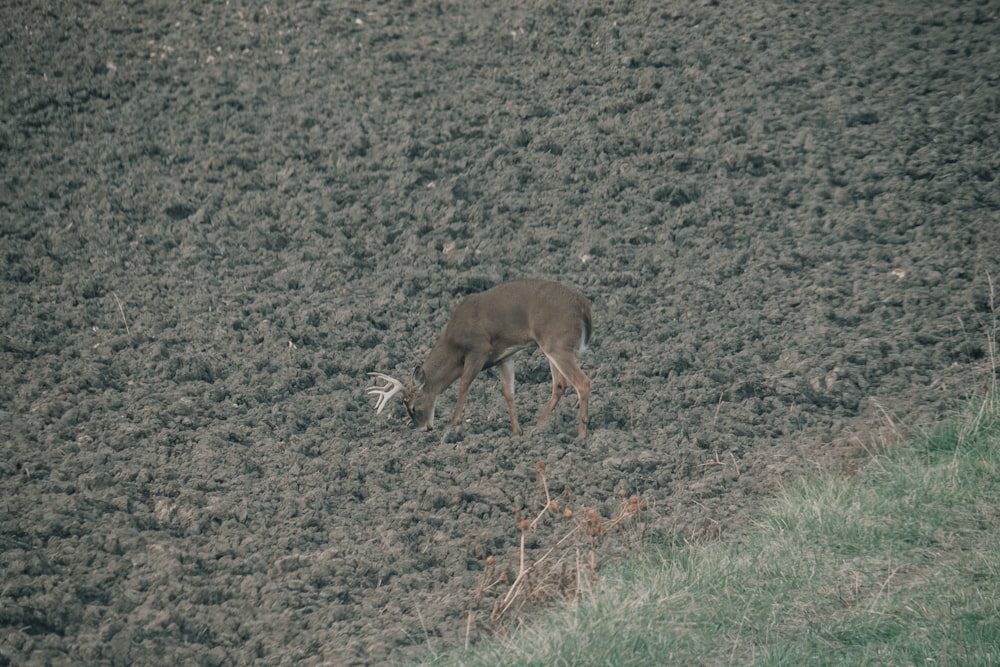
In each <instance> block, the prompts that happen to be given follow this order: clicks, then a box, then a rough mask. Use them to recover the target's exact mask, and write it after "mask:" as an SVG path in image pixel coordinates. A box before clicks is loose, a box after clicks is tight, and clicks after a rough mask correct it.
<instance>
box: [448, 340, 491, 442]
mask: <svg viewBox="0 0 1000 667" xmlns="http://www.w3.org/2000/svg"><path fill="white" fill-rule="evenodd" d="M486 358H487V357H486V356H483V355H477V356H472V355H468V356H466V357H465V365H464V367H463V370H462V377H461V379H459V381H458V397H457V398H456V399H455V414H454V416H453V417H452V418H451V425H452V426H458V423H459V421H461V419H462V408H463V407H465V397H466V396H467V395H468V393H469V385H471V384H472V381H473V380H474V379H475V378H476V376H477V375H478V374H479V371H481V370H483V366H485V365H486Z"/></svg>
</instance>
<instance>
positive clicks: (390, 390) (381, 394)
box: [367, 373, 403, 414]
mask: <svg viewBox="0 0 1000 667" xmlns="http://www.w3.org/2000/svg"><path fill="white" fill-rule="evenodd" d="M368 375H374V376H375V377H377V378H378V379H380V380H384V381H385V382H386V383H387V384H386V385H385V386H384V387H379V386H374V387H368V390H367V393H369V394H372V395H375V394H378V402H376V403H375V414H381V413H382V409H383V408H385V406H386V404H387V403H388V402H389V399H390V398H392V397H393V396H395V395H396V394H398V393H399V392H401V391H403V383H402V382H400V381H399V380H397V379H396V378H394V377H389V376H388V375H385V374H383V373H369V374H368Z"/></svg>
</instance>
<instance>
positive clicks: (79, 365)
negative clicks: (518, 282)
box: [0, 0, 1000, 665]
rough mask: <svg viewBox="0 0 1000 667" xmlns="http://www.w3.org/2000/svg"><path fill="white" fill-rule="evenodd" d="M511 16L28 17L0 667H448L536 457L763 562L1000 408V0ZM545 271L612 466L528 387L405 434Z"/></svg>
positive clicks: (603, 495) (7, 313) (507, 562)
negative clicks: (853, 489) (901, 449)
mask: <svg viewBox="0 0 1000 667" xmlns="http://www.w3.org/2000/svg"><path fill="white" fill-rule="evenodd" d="M481 5H482V3H465V2H454V3H449V2H433V3H430V2H428V3H423V2H416V3H412V2H399V1H395V0H394V1H384V2H373V3H370V4H368V5H362V6H359V7H347V6H342V5H338V4H337V3H333V4H331V3H329V2H321V1H317V0H299V1H297V2H290V3H278V4H276V5H274V4H264V3H257V2H240V1H234V2H226V3H221V2H219V3H208V4H198V5H195V6H186V5H183V4H182V5H180V6H179V5H178V4H177V3H174V2H166V1H165V0H152V1H150V2H141V3H140V2H128V1H126V2H121V1H117V0H107V1H104V0H97V1H95V2H90V3H75V2H62V1H58V0H57V1H56V2H53V3H46V4H44V5H42V4H38V3H31V2H27V1H25V0H21V1H15V2H8V3H5V4H4V5H3V7H2V8H0V26H2V27H0V36H2V37H0V71H2V73H3V77H2V83H0V85H2V87H3V94H2V110H0V170H2V171H0V245H2V253H3V255H2V257H3V259H2V265H0V268H2V274H0V280H2V283H0V285H2V292H0V294H2V296H0V309H2V311H0V312H2V318H0V322H2V336H0V374H2V377H3V382H2V383H0V446H2V456H0V494H2V502H3V505H2V512H0V584H2V587H0V664H16V665H79V664H91V665H94V664H104V665H126V664H153V663H158V664H206V665H243V664H273V665H290V664H303V665H319V664H336V665H349V664H358V665H360V664H382V663H389V662H392V663H398V662H401V661H406V660H411V659H421V658H425V657H427V656H428V655H429V654H430V652H431V651H438V650H441V649H444V648H446V647H448V646H451V645H455V644H456V643H462V642H464V641H465V639H466V637H469V638H470V639H475V638H479V637H482V636H484V635H485V634H487V633H488V632H489V631H490V630H491V629H492V628H493V625H492V624H491V622H490V609H491V605H492V604H493V603H494V602H495V596H494V594H493V592H489V593H488V594H487V595H485V596H483V599H481V600H477V599H476V592H477V588H478V586H479V581H480V578H481V576H482V572H483V568H484V567H485V565H484V563H485V561H486V558H488V557H490V556H492V557H493V558H494V560H495V561H496V562H497V563H499V564H500V565H499V567H501V568H502V567H513V566H514V564H516V560H517V557H518V543H519V530H518V526H517V519H518V517H522V516H533V515H534V513H535V512H536V511H537V510H538V509H539V507H540V503H542V502H543V500H542V499H541V494H540V493H539V490H538V487H537V476H538V473H537V470H536V464H537V463H538V462H543V463H544V464H545V476H546V480H547V482H548V484H549V486H550V489H551V491H552V493H553V494H554V495H556V496H558V497H559V502H560V504H561V505H563V506H567V507H570V508H572V509H574V511H575V512H577V514H578V515H581V516H582V514H581V513H582V512H584V510H586V509H594V510H596V511H597V512H599V513H600V514H601V515H602V516H604V517H611V516H613V515H614V514H615V512H616V511H617V508H618V504H619V503H620V496H619V493H620V492H624V493H625V494H627V495H632V494H636V495H639V496H641V497H642V498H643V499H644V500H645V501H646V502H647V503H648V509H646V510H645V511H644V513H643V517H644V518H643V520H644V522H645V525H646V529H647V530H648V532H649V534H650V536H653V537H655V538H656V539H665V540H677V541H681V540H693V539H714V538H716V537H719V536H721V538H723V539H725V538H726V536H727V535H734V534H738V532H739V530H740V528H741V527H742V526H744V525H746V523H747V521H748V520H751V518H752V516H753V512H754V510H755V508H756V507H757V506H758V503H759V501H760V500H761V499H764V498H767V497H768V496H770V495H773V494H774V493H775V491H776V490H778V489H780V487H781V485H782V484H783V483H785V482H786V481H787V480H789V479H791V478H793V477H795V476H797V475H801V474H803V473H808V472H813V471H815V470H817V469H822V470H835V471H836V470H846V471H849V470H850V469H851V468H852V467H853V466H854V465H856V461H855V458H856V456H857V454H858V453H859V452H863V450H864V448H865V447H871V446H873V445H872V443H873V442H875V443H877V442H878V441H879V440H880V439H886V438H890V439H891V438H892V437H895V435H896V434H898V433H902V432H904V431H906V430H908V429H920V428H928V427H931V426H932V425H933V424H934V423H936V422H938V421H939V420H940V419H942V418H943V417H944V416H945V415H947V414H948V413H949V412H950V411H951V410H953V409H955V408H956V406H958V405H960V404H961V403H962V401H963V400H964V399H966V398H967V397H969V396H972V395H975V394H976V393H979V392H982V391H983V390H984V389H985V388H986V387H988V386H990V384H991V382H994V381H995V379H996V376H995V371H994V370H992V369H993V364H992V362H991V358H992V356H993V355H995V354H996V353H997V350H996V348H995V347H994V340H995V339H994V338H993V335H994V334H995V333H996V319H995V315H994V312H995V311H994V308H995V307H996V301H997V297H996V296H995V294H994V287H995V286H996V285H997V283H998V281H1000V187H998V185H1000V183H998V179H1000V132H998V130H997V128H1000V40H998V39H997V35H998V34H1000V4H998V3H997V2H996V1H957V2H910V1H903V0H898V1H895V0H888V1H886V2H880V3H870V2H846V3H826V4H821V6H816V3H797V2H788V1H781V0H763V1H758V0H737V1H734V2H721V3H718V2H711V1H703V0H697V1H693V0H676V1H671V2H667V3H663V2H649V1H646V0H639V1H636V2H627V1H619V0H612V1H610V2H608V1H607V0H601V1H600V2H596V1H591V0H584V1H583V2H553V1H546V2H517V1H515V2H509V1H504V2H491V3H486V6H481ZM522 276H531V277H543V278H551V279H556V280H559V281H562V282H565V283H567V284H569V285H573V286H575V287H577V288H578V289H580V290H581V291H583V292H584V293H586V294H587V295H588V296H589V297H590V299H591V300H592V302H593V307H594V312H595V322H594V323H595V330H594V341H593V344H592V345H591V349H590V351H589V352H588V353H587V354H586V355H585V356H584V357H583V360H582V365H583V367H584V369H585V371H586V372H588V373H589V374H590V375H591V377H592V379H593V397H592V401H591V419H590V435H589V436H588V437H587V439H586V440H584V441H578V440H577V439H576V438H575V431H576V429H575V411H574V408H573V404H572V400H564V402H563V404H561V405H560V406H559V409H558V410H557V412H556V414H555V415H554V417H553V418H552V419H550V420H549V422H548V423H547V424H546V425H544V427H543V428H542V429H540V430H538V431H535V432H527V433H526V434H525V435H523V436H521V437H514V436H512V435H511V433H510V426H509V423H508V421H507V416H506V411H505V407H504V402H503V399H502V397H501V395H500V392H499V380H498V378H497V374H496V373H495V372H492V371H490V372H487V373H484V374H483V376H482V377H481V378H480V379H478V380H477V382H476V383H475V384H474V385H473V388H472V392H471V394H470V397H469V401H468V403H467V406H466V410H465V413H464V416H465V420H466V421H465V423H463V424H462V425H461V426H460V428H458V429H452V428H449V427H446V426H445V424H446V423H447V417H448V416H449V415H450V412H451V407H452V406H453V404H454V388H453V389H451V390H450V391H448V392H446V393H445V394H444V395H443V397H442V399H441V400H440V401H439V406H438V428H436V429H435V430H434V431H431V432H430V433H415V432H411V431H410V430H409V429H408V428H407V427H406V425H405V419H404V417H405V413H404V411H403V410H402V408H401V407H400V406H399V405H398V404H395V405H393V406H392V407H391V408H390V409H388V410H387V411H386V412H385V413H383V414H382V415H380V416H378V417H376V415H375V412H374V409H373V401H372V399H371V398H370V397H369V396H367V395H366V394H365V392H364V389H365V387H366V386H367V384H368V377H367V375H366V374H367V373H368V372H371V371H383V372H388V373H391V374H396V375H401V376H405V375H407V374H408V373H409V371H410V369H411V368H412V367H413V366H414V365H415V364H416V363H418V362H420V361H421V360H422V358H423V356H424V355H425V354H426V353H427V351H428V350H429V349H430V346H431V345H432V344H433V342H434V340H435V338H436V336H437V335H438V333H439V332H440V330H441V329H442V328H443V326H444V324H445V323H446V322H447V320H448V316H449V312H450V310H451V309H452V308H453V307H454V306H455V304H456V303H457V302H458V301H459V300H460V299H461V297H462V296H464V295H466V294H469V293H472V292H476V291H480V290H482V289H485V288H487V287H489V286H491V285H493V284H496V283H498V282H501V281H503V280H505V279H509V278H513V277H522ZM518 370H519V375H518V388H519V394H518V404H519V407H520V410H521V413H522V421H523V423H524V424H526V425H527V424H530V423H532V419H531V417H532V415H533V414H534V413H535V411H536V410H538V409H539V408H540V407H541V406H542V405H543V404H544V402H545V399H546V397H547V395H548V391H549V387H548V383H549V377H548V365H547V364H546V363H545V360H544V357H542V356H541V355H540V354H538V353H534V354H530V355H528V354H523V355H522V357H521V358H520V359H519V364H518ZM547 539H548V538H546V537H544V535H543V536H541V537H536V536H532V539H531V540H529V544H528V546H529V547H530V548H529V556H531V555H533V554H537V553H538V550H539V549H540V548H543V547H545V546H546V545H547ZM609 548H610V547H609ZM604 557H606V558H613V557H614V554H613V549H612V552H609V553H608V554H607V555H606V556H605V555H604V554H602V558H604Z"/></svg>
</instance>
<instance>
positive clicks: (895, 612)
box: [430, 397, 1000, 667]
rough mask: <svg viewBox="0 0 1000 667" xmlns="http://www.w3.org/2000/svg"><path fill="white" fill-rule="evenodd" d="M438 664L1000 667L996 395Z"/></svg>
mask: <svg viewBox="0 0 1000 667" xmlns="http://www.w3.org/2000/svg"><path fill="white" fill-rule="evenodd" d="M521 621H522V625H521V627H520V628H519V629H518V630H517V631H515V632H512V633H511V634H510V635H509V636H507V637H506V638H503V639H499V638H498V639H495V640H492V641H488V642H482V643H480V644H476V645H474V646H472V647H471V648H470V649H469V650H466V651H462V650H455V651H451V652H448V653H446V654H444V655H440V656H437V657H436V658H435V659H434V660H433V661H432V662H431V663H430V664H433V665H466V666H475V665H505V666H510V665H545V666H550V665H566V666H570V665H572V666H574V667H576V666H586V665H616V666H617V665H621V666H628V665H731V664H735V665H1000V401H998V399H997V398H995V397H994V398H992V399H990V400H987V401H984V402H983V403H982V404H980V405H978V406H976V408H975V409H972V410H970V411H969V412H968V413H967V414H964V415H962V416H960V417H959V418H956V419H955V421H954V422H952V423H951V424H949V425H948V426H946V427H945V428H942V429H941V430H939V431H937V432H935V433H933V434H931V435H929V436H926V437H924V438H922V439H920V440H919V441H918V442H916V443H914V444H913V445H911V446H907V447H900V448H897V449H895V450H893V451H890V452H889V453H887V454H884V455H881V456H878V457H876V458H873V459H872V460H871V461H870V462H869V463H868V465H867V466H866V468H865V470H864V471H863V472H862V473H861V474H859V475H857V476H855V477H854V478H851V479H842V478H839V477H836V476H833V475H831V476H829V477H826V478H822V479H812V480H808V481H805V482H802V483H800V484H798V485H796V486H795V487H793V488H790V489H788V490H786V491H785V492H784V493H783V495H782V496H781V497H780V498H778V499H777V500H776V501H775V502H773V503H772V504H771V506H770V508H769V509H768V510H767V511H766V513H765V514H764V515H763V516H762V517H761V519H760V521H759V524H758V525H756V526H755V527H754V528H753V529H752V530H751V531H749V535H747V536H745V537H743V538H742V539H740V540H739V541H738V542H736V541H734V542H717V543H712V544H707V545H706V544H701V545H688V546H682V547H663V548H659V549H651V550H650V551H649V552H647V553H645V554H643V555H642V556H640V557H636V558H634V559H632V560H630V561H628V562H626V563H623V564H622V565H620V566H619V567H617V568H609V569H608V570H607V571H605V572H603V573H602V577H601V582H600V586H599V588H598V590H597V591H596V592H594V593H592V594H589V595H587V596H585V597H584V598H582V599H580V600H578V601H576V602H574V603H572V604H567V605H565V606H562V607H559V608H556V609H552V610H550V611H549V612H547V613H544V614H540V615H538V616H531V617H527V618H523V619H521Z"/></svg>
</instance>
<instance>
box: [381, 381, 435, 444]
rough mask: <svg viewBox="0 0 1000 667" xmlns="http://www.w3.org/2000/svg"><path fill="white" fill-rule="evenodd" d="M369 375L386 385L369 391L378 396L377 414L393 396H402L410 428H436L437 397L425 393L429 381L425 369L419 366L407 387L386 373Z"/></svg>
mask: <svg viewBox="0 0 1000 667" xmlns="http://www.w3.org/2000/svg"><path fill="white" fill-rule="evenodd" d="M368 375H372V376H374V377H376V378H378V379H379V380H382V381H383V382H385V383H386V384H385V386H383V387H379V386H375V387H369V388H368V390H367V392H368V393H369V394H372V395H374V396H378V401H377V402H376V403H375V414H381V413H382V410H383V409H385V406H386V405H387V404H388V403H389V400H390V399H391V398H392V397H393V396H395V395H396V394H402V396H401V398H402V401H403V407H405V408H406V413H407V414H408V415H409V416H410V427H411V428H418V427H419V428H422V429H425V430H430V429H431V427H433V426H434V403H435V402H436V401H435V399H436V398H437V396H436V395H431V394H429V393H427V392H425V391H424V385H425V384H426V381H427V379H426V376H425V375H424V369H423V368H421V367H419V366H417V367H416V368H415V369H414V370H413V375H411V376H410V380H409V382H407V383H406V384H405V385H404V384H403V383H402V382H400V381H399V380H397V379H396V378H394V377H391V376H389V375H386V374H385V373H369V374H368Z"/></svg>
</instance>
